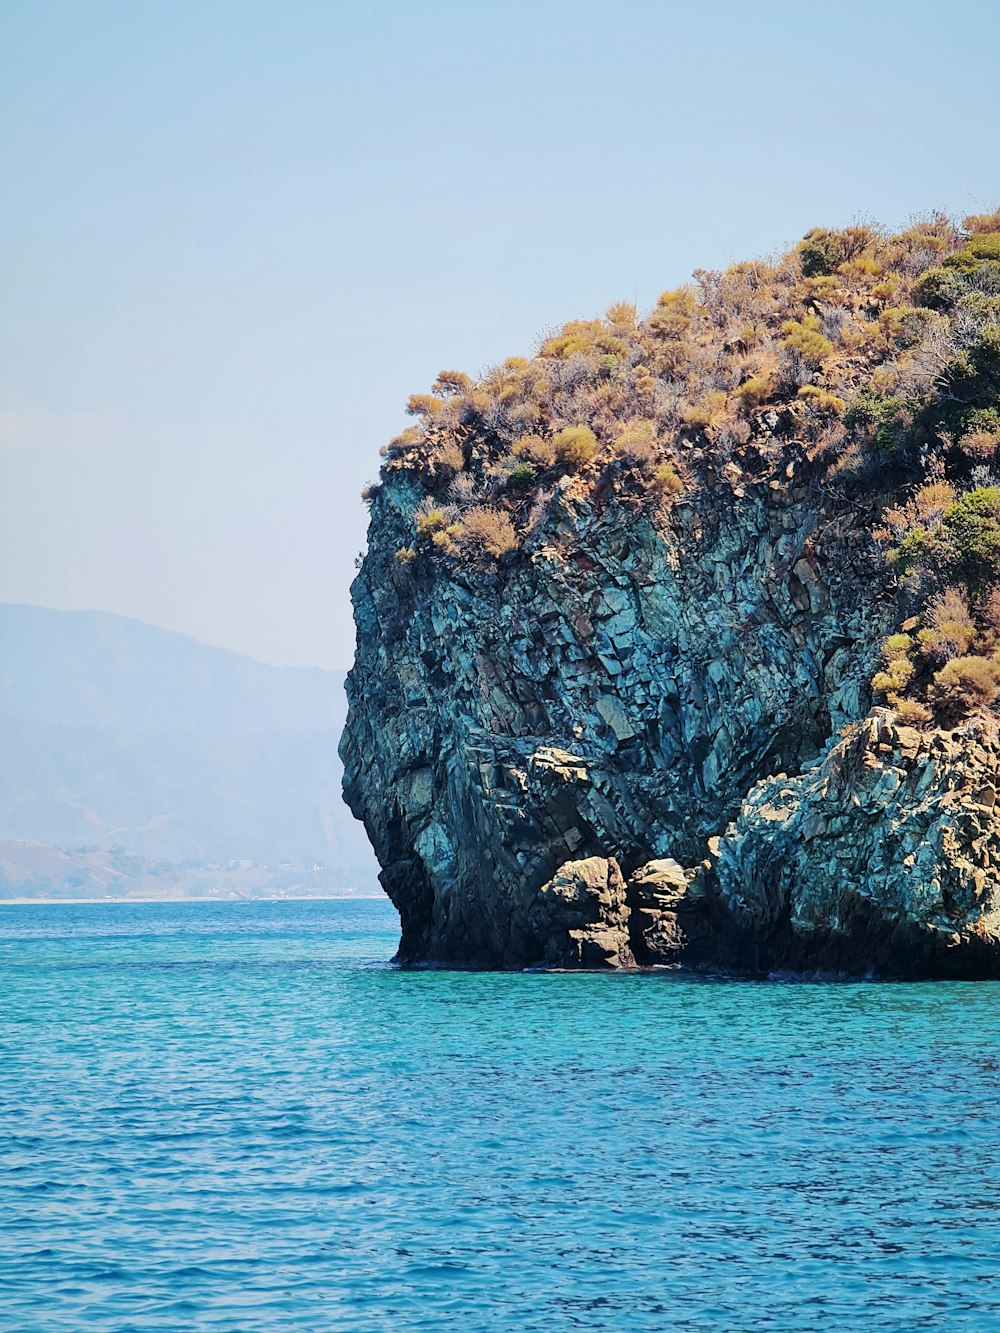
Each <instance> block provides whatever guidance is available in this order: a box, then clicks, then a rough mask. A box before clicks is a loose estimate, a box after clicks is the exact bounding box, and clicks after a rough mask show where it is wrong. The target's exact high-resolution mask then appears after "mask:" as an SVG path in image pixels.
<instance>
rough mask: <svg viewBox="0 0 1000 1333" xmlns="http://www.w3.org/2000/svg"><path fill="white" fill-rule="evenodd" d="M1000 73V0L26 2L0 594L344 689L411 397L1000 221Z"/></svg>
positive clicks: (15, 76) (9, 146) (3, 335)
mask: <svg viewBox="0 0 1000 1333" xmlns="http://www.w3.org/2000/svg"><path fill="white" fill-rule="evenodd" d="M998 50H1000V6H997V5H996V4H994V3H988V2H987V0H982V2H979V3H976V2H970V0H955V2H953V3H951V4H949V5H946V6H942V5H937V4H933V5H932V4H929V3H924V2H923V0H916V2H913V0H909V2H908V3H902V2H894V3H879V0H871V2H869V3H864V4H862V3H856V2H854V0H846V3H840V4H838V5H836V6H832V5H810V4H802V3H766V2H765V3H761V4H757V5H748V4H746V3H710V2H709V3H705V2H704V0H703V2H702V3H686V4H677V3H669V0H662V2H661V3H652V2H648V0H616V3H613V4H609V3H607V0H601V3H589V2H587V0H584V2H583V3H573V4H570V3H562V2H561V0H556V2H547V0H536V2H535V3H523V2H522V0H513V2H508V3H504V4H502V5H501V4H492V3H471V2H469V0H466V2H465V3H450V2H447V3H421V2H420V0H411V2H410V3H396V2H391V3H378V0H373V2H372V3H365V4H363V3H350V4H345V3H334V2H333V0H329V2H328V3H319V2H318V0H267V2H266V3H264V2H261V0H197V2H196V0H171V2H170V3H162V2H161V0H118V2H116V3H108V2H107V0H80V2H79V3H76V2H73V0H59V2H56V0H0V181H2V189H3V204H2V207H0V290H2V293H3V297H2V302H0V600H8V601H30V602H39V603H42V604H46V605H50V606H58V607H97V608H100V609H103V610H109V611H117V612H120V613H122V614H126V615H133V616H137V617H139V618H140V619H143V620H147V621H150V622H152V623H154V624H158V625H163V626H166V627H167V628H171V629H179V630H183V631H185V632H187V633H190V634H194V635H196V636H197V637H199V638H202V639H205V640H207V641H209V642H212V643H217V644H222V645H225V646H229V647H233V648H238V649H241V650H244V651H247V652H250V653H253V654H254V655H256V656H259V657H262V658H264V659H265V660H268V661H273V662H290V663H299V664H311V665H325V666H344V665H347V664H348V663H349V661H350V657H351V652H352V645H353V627H352V624H351V620H350V609H349V604H348V597H347V589H348V584H349V582H350V579H351V577H352V575H353V565H354V557H355V555H356V554H357V552H358V551H359V550H360V548H361V546H362V545H363V541H364V527H365V519H366V515H365V511H364V509H363V507H362V505H361V503H360V500H359V498H358V492H359V490H360V488H361V486H362V485H363V484H364V483H365V482H366V481H367V480H369V479H370V478H372V477H373V476H374V475H375V473H376V470H377V465H378V447H379V445H380V444H381V443H383V442H384V440H385V439H387V438H388V437H389V436H391V435H392V434H395V433H396V431H397V430H398V429H399V428H400V426H401V425H402V424H404V421H405V418H404V417H403V413H402V408H403V405H404V403H405V400H406V396H407V395H408V394H409V393H410V392H412V391H415V390H425V389H426V388H427V387H428V386H429V384H430V381H431V380H432V379H433V377H434V375H435V374H436V373H437V371H438V370H440V369H441V368H442V367H446V366H447V367H456V368H459V369H464V370H468V371H471V372H476V371H478V370H480V369H482V368H484V367H486V366H488V365H490V364H492V363H494V362H496V361H499V360H501V359H502V358H503V357H505V356H507V355H511V354H515V353H523V352H525V351H530V350H531V348H532V347H533V345H534V344H535V342H536V340H537V336H538V335H539V334H540V333H541V332H542V331H543V330H544V329H546V328H548V327H551V326H552V325H554V324H558V323H561V322H562V321H563V320H565V319H569V318H574V317H578V316H591V315H594V314H597V313H599V312H601V311H602V310H603V309H604V308H605V307H606V306H607V304H608V303H609V302H610V301H612V300H615V299H621V298H628V299H638V301H639V303H640V305H648V304H650V303H652V301H653V300H654V299H655V297H656V295H657V293H658V292H659V291H660V290H662V289H663V288H665V287H669V286H673V285H676V284H677V283H678V282H681V281H683V280H684V279H685V278H686V277H687V276H688V274H689V273H690V271H691V270H692V269H693V268H695V267H706V268H712V267H719V266H721V265H724V264H726V263H728V262H731V261H733V260H735V259H740V258H745V257H748V256H751V255H754V254H761V253H768V252H771V251H774V250H776V249H778V248H782V247H785V246H787V245H788V244H790V243H793V242H794V241H795V240H796V239H797V238H798V237H799V236H801V234H802V233H803V232H804V231H805V230H806V229H807V228H808V227H810V226H812V225H817V224H827V225H836V224H843V223H847V222H850V221H851V220H853V219H856V218H858V217H859V216H860V217H865V218H875V219H878V220H881V221H884V222H887V223H889V224H893V225H896V224H899V223H903V222H905V220H906V219H907V218H908V217H909V216H910V215H911V214H913V213H915V212H919V211H926V210H927V209H931V208H943V209H945V210H946V211H948V212H951V213H954V214H959V215H961V214H963V213H966V212H969V211H981V210H982V209H985V208H987V207H995V206H996V205H997V203H1000V161H998V158H1000V150H998V145H1000V84H998V75H997V68H998V65H997V61H998V56H997V53H998Z"/></svg>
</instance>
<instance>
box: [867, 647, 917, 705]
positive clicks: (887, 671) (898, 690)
mask: <svg viewBox="0 0 1000 1333" xmlns="http://www.w3.org/2000/svg"><path fill="white" fill-rule="evenodd" d="M913 674H914V667H913V663H912V662H911V661H910V659H909V658H908V657H906V656H903V657H895V658H893V659H892V661H891V662H888V663H887V664H886V666H885V668H884V670H882V671H876V673H875V675H874V676H873V677H872V689H873V690H875V691H876V692H877V693H878V694H884V695H886V696H887V697H888V698H889V700H890V701H891V700H893V699H895V698H898V697H899V695H901V694H902V693H903V691H904V690H905V689H906V687H907V685H909V683H910V681H911V680H912V679H913Z"/></svg>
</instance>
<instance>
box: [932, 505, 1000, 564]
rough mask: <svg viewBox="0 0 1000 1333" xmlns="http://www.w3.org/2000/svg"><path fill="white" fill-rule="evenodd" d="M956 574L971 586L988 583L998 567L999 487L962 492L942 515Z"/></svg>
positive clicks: (999, 541)
mask: <svg viewBox="0 0 1000 1333" xmlns="http://www.w3.org/2000/svg"><path fill="white" fill-rule="evenodd" d="M943 522H944V526H945V527H946V528H947V530H948V533H949V535H950V536H951V538H952V540H953V542H954V544H955V550H956V559H957V565H958V571H959V573H961V574H962V575H964V577H965V578H967V579H968V580H969V582H970V583H971V584H972V585H974V586H981V585H982V584H983V583H987V582H990V581H991V578H990V576H991V575H993V576H995V574H996V571H997V566H998V563H1000V487H998V486H980V487H977V489H976V490H974V491H966V493H965V494H964V495H962V496H960V497H959V498H958V499H957V500H956V501H955V503H954V504H953V505H950V506H949V507H948V509H947V510H946V511H945V514H944V519H943Z"/></svg>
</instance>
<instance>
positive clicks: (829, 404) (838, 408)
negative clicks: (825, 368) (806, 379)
mask: <svg viewBox="0 0 1000 1333" xmlns="http://www.w3.org/2000/svg"><path fill="white" fill-rule="evenodd" d="M798 396H799V397H800V398H801V399H802V401H803V402H804V403H808V404H809V406H810V407H814V408H815V409H816V411H817V412H819V413H820V414H821V415H822V416H828V417H839V416H840V415H841V414H842V413H843V411H844V408H845V406H846V404H845V403H844V400H843V398H838V397H837V395H836V394H835V393H831V392H830V390H829V389H822V388H820V386H819V385H818V384H803V386H802V388H801V389H800V390H799V394H798Z"/></svg>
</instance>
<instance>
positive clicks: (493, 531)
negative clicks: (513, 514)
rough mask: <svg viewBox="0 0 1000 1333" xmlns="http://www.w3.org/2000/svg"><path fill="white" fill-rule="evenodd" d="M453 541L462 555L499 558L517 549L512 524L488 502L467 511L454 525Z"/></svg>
mask: <svg viewBox="0 0 1000 1333" xmlns="http://www.w3.org/2000/svg"><path fill="white" fill-rule="evenodd" d="M454 541H455V543H456V545H457V546H458V548H459V550H460V551H461V552H462V553H463V554H464V555H468V556H472V557H476V556H480V555H483V554H487V555H491V556H493V558H494V559H496V560H499V559H500V557H501V556H504V555H507V553H508V552H510V551H514V550H516V549H517V533H516V532H515V530H514V525H513V523H511V521H510V519H509V518H508V517H507V515H506V514H505V513H504V512H503V511H502V510H500V509H492V508H490V507H489V506H488V505H481V506H479V507H478V508H476V509H470V510H469V511H468V513H467V514H466V515H465V516H464V517H463V519H462V521H461V522H460V523H458V524H457V525H456V529H455V532H454Z"/></svg>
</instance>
